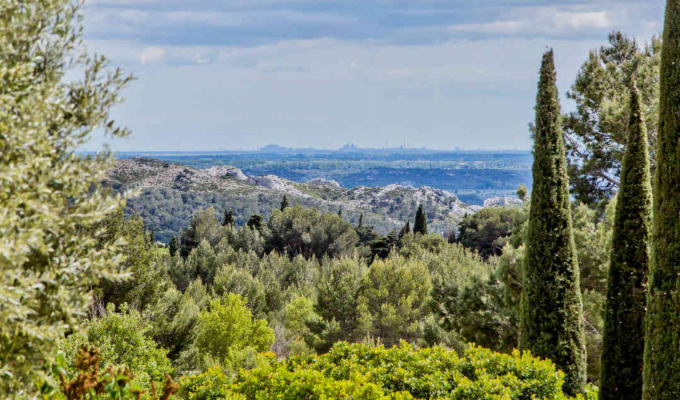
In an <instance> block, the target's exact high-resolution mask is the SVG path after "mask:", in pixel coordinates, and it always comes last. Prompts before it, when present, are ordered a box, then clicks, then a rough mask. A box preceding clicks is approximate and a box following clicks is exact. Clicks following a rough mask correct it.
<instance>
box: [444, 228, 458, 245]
mask: <svg viewBox="0 0 680 400" xmlns="http://www.w3.org/2000/svg"><path fill="white" fill-rule="evenodd" d="M446 241H447V242H448V243H449V244H454V243H456V242H457V239H456V231H451V232H449V234H448V237H447V238H446Z"/></svg>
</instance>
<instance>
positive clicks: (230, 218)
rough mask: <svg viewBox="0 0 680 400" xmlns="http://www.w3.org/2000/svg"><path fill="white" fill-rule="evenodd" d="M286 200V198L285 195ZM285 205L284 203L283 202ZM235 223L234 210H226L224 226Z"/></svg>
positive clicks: (223, 220)
mask: <svg viewBox="0 0 680 400" xmlns="http://www.w3.org/2000/svg"><path fill="white" fill-rule="evenodd" d="M283 199H284V201H285V200H286V198H285V196H284V198H283ZM281 207H283V204H281ZM229 225H234V212H233V211H231V210H224V218H223V219H222V226H229Z"/></svg>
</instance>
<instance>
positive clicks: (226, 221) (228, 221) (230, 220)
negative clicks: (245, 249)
mask: <svg viewBox="0 0 680 400" xmlns="http://www.w3.org/2000/svg"><path fill="white" fill-rule="evenodd" d="M227 225H234V212H233V211H231V210H224V218H222V226H227Z"/></svg>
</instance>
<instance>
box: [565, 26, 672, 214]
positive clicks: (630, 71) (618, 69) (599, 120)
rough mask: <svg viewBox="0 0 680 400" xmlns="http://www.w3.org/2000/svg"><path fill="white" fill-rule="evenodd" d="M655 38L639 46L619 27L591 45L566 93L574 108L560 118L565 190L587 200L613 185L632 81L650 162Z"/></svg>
mask: <svg viewBox="0 0 680 400" xmlns="http://www.w3.org/2000/svg"><path fill="white" fill-rule="evenodd" d="M660 63H661V39H660V38H658V37H653V38H652V40H651V41H650V42H649V43H646V44H645V46H644V48H641V47H640V46H639V44H638V43H637V42H636V41H635V39H633V38H630V37H627V36H626V35H624V34H622V33H621V32H612V33H611V34H610V35H609V44H608V45H605V46H602V47H600V48H599V49H596V50H592V51H591V52H590V54H589V56H588V59H587V60H586V61H585V62H584V63H583V65H582V66H581V69H580V71H579V73H578V75H577V76H576V80H575V81H574V83H573V85H572V86H571V90H569V91H568V92H567V98H569V99H571V100H573V101H575V102H576V110H575V111H572V112H569V113H567V114H566V115H564V118H563V127H564V137H565V145H566V150H567V160H568V162H569V175H570V181H571V191H572V193H573V194H574V195H575V196H576V198H577V200H579V201H581V202H584V203H587V204H590V203H593V202H597V201H599V200H602V199H605V198H608V197H611V196H612V195H613V194H614V192H616V190H617V189H618V187H619V181H620V174H621V163H622V161H623V155H624V152H625V148H626V140H627V138H628V119H629V115H630V111H629V107H628V99H629V98H630V87H631V84H632V83H635V85H636V86H637V87H638V89H639V91H640V101H641V110H642V114H643V115H642V116H643V118H644V120H645V126H646V128H647V132H648V133H649V135H648V136H649V137H648V140H649V151H650V161H651V164H652V168H654V165H655V164H656V156H655V154H656V141H657V127H658V121H659V118H658V116H659V115H658V114H659V66H660Z"/></svg>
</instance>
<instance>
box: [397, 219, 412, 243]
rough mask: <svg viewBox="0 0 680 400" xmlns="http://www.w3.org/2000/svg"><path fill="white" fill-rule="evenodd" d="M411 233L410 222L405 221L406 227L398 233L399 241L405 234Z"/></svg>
mask: <svg viewBox="0 0 680 400" xmlns="http://www.w3.org/2000/svg"><path fill="white" fill-rule="evenodd" d="M409 233H411V221H410V220H409V221H406V225H404V227H403V228H401V230H400V231H399V239H401V238H403V237H404V236H406V235H407V234H409Z"/></svg>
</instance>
